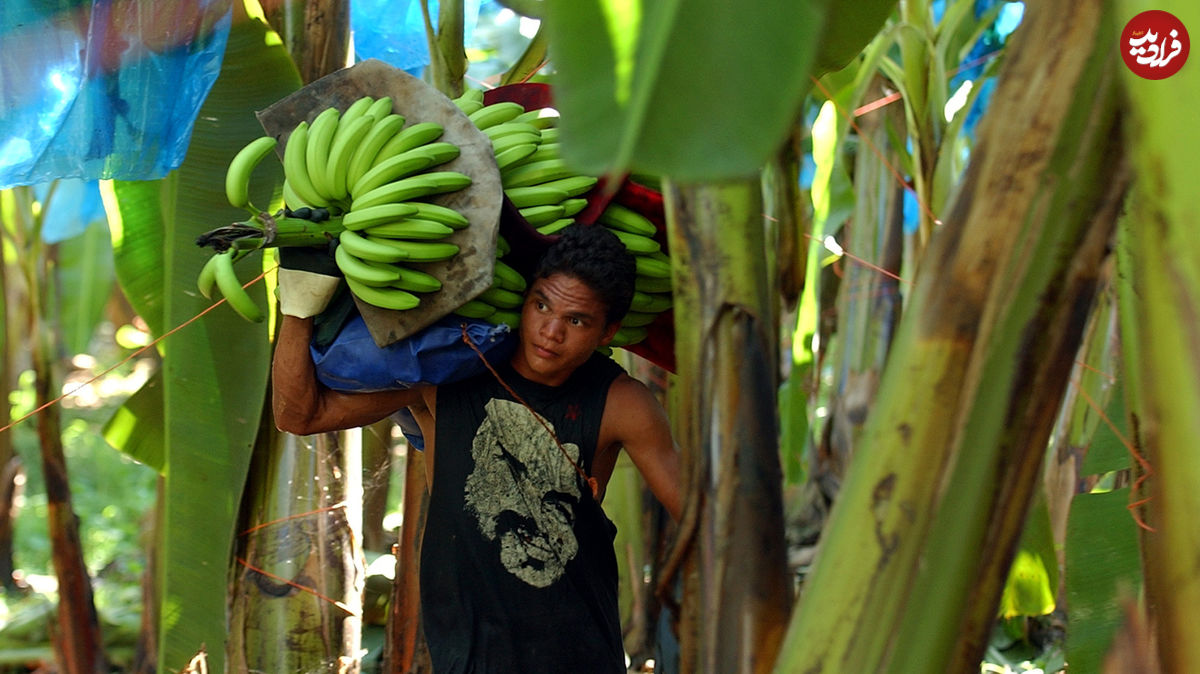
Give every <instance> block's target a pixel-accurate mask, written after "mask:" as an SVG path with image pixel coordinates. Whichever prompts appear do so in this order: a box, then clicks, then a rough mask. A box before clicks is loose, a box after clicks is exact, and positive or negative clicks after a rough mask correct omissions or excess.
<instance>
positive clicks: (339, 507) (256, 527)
mask: <svg viewBox="0 0 1200 674" xmlns="http://www.w3.org/2000/svg"><path fill="white" fill-rule="evenodd" d="M347 505H348V504H347V503H346V502H345V501H342V502H341V503H335V504H333V505H331V506H326V507H324V508H317V509H316V510H309V511H307V512H302V513H296V514H295V515H287V516H286V517H280V518H279V519H274V520H271V521H269V522H262V523H260V524H255V525H254V526H252V527H250V528H249V529H246V530H245V531H243V532H241V533H240V534H238V535H239V536H246V535H248V534H252V533H254V532H255V531H258V530H259V529H265V528H267V527H270V526H274V525H276V524H283V523H284V522H287V521H289V520H295V519H300V518H301V517H308V516H310V515H320V514H321V513H328V512H333V511H335V510H343V509H345V508H346V507H347Z"/></svg>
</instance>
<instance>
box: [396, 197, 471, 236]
mask: <svg viewBox="0 0 1200 674" xmlns="http://www.w3.org/2000/svg"><path fill="white" fill-rule="evenodd" d="M410 204H411V205H412V206H413V207H414V208H416V209H417V212H416V213H414V214H413V217H415V218H420V219H422V220H433V221H434V222H440V223H442V224H443V225H446V226H447V227H450V228H452V229H462V228H464V227H466V226H467V225H468V224H470V223H469V222H468V221H467V216H465V215H463V214H462V213H459V212H458V211H456V210H454V209H453V208H449V207H447V206H442V205H441V204H431V203H429V202H427V201H413V202H410Z"/></svg>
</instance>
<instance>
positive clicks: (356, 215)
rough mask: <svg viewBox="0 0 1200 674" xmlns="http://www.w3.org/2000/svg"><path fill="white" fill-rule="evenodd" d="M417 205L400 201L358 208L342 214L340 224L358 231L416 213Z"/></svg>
mask: <svg viewBox="0 0 1200 674" xmlns="http://www.w3.org/2000/svg"><path fill="white" fill-rule="evenodd" d="M416 213H417V206H416V204H414V203H408V202H400V203H395V204H382V205H379V206H372V207H371V208H360V209H358V210H356V211H350V212H349V213H347V214H346V215H344V216H342V226H343V227H345V228H346V229H352V230H354V231H356V232H357V231H360V230H363V229H366V228H368V227H374V226H375V225H383V224H386V223H389V222H395V221H397V220H400V219H402V218H407V217H409V216H412V215H416Z"/></svg>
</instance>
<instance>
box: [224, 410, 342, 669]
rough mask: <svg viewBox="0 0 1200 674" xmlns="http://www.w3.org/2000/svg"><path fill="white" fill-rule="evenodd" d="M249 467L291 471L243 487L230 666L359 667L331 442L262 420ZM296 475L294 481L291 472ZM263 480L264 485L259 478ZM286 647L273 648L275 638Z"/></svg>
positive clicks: (337, 465) (258, 471)
mask: <svg viewBox="0 0 1200 674" xmlns="http://www.w3.org/2000/svg"><path fill="white" fill-rule="evenodd" d="M263 428H264V432H263V435H264V436H267V437H266V439H263V440H260V442H259V443H258V446H259V447H274V448H275V450H276V451H273V452H257V453H256V454H255V457H254V464H253V465H252V467H251V474H252V475H272V476H290V477H296V478H297V481H298V482H300V484H293V485H291V486H290V487H288V488H278V487H276V488H265V489H254V490H251V491H250V492H249V493H248V494H247V496H246V498H245V500H244V503H245V508H246V510H247V517H246V518H245V519H246V521H247V522H249V523H250V524H249V525H248V526H247V527H246V528H245V529H244V530H243V531H242V532H241V535H240V536H239V546H238V557H237V559H236V560H235V562H236V564H237V565H238V569H237V570H236V576H235V581H234V588H235V590H234V594H233V598H232V616H233V617H232V620H231V626H230V646H229V652H230V663H231V670H232V671H241V672H254V671H261V672H309V671H340V672H357V671H359V658H358V644H359V639H360V636H361V634H360V630H359V624H360V616H361V611H362V606H361V599H360V597H361V591H362V589H361V588H362V582H363V577H362V573H361V568H360V567H359V565H358V564H357V563H356V561H355V560H356V558H357V557H358V556H359V555H360V554H361V550H360V549H359V548H358V544H357V542H356V541H355V540H354V535H353V533H352V529H351V527H350V526H349V524H348V522H347V514H346V505H347V504H346V503H345V502H344V500H343V498H342V496H343V495H342V491H341V489H340V488H339V484H338V483H339V482H340V480H341V476H340V475H339V472H340V465H341V464H340V461H341V459H340V457H339V452H338V451H337V448H336V447H332V448H331V447H319V445H320V444H322V443H324V442H327V441H328V439H329V437H330V434H323V435H316V436H312V437H311V438H299V437H297V436H294V435H291V434H287V433H278V432H277V431H275V430H274V429H273V428H271V427H270V424H265V423H264V424H263ZM301 477H302V478H303V479H302V480H301V479H300V478H301ZM264 486H266V487H270V486H271V485H264ZM281 643H285V644H287V648H280V644H281Z"/></svg>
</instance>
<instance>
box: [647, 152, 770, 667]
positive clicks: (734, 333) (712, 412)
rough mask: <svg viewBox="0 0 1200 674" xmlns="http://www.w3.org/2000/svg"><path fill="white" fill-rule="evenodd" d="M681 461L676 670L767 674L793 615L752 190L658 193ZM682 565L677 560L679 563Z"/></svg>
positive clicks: (731, 185) (758, 220)
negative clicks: (671, 295) (668, 275)
mask: <svg viewBox="0 0 1200 674" xmlns="http://www.w3.org/2000/svg"><path fill="white" fill-rule="evenodd" d="M664 197H665V205H666V210H667V222H668V226H669V232H670V249H671V259H672V267H673V269H674V275H675V279H674V286H675V335H676V345H675V355H676V363H677V371H678V373H679V381H678V386H679V394H678V399H677V406H676V408H675V409H674V410H673V411H672V415H671V416H672V421H673V423H674V426H675V434H676V440H677V442H678V443H679V445H680V447H681V448H682V450H683V457H682V461H683V486H682V489H683V490H684V491H683V494H684V502H685V504H686V505H685V510H684V513H683V518H682V522H681V525H680V541H679V544H678V546H677V548H676V553H679V554H681V555H682V562H683V565H682V568H683V595H684V601H683V605H682V614H681V618H680V644H681V648H682V652H681V670H682V671H685V672H696V673H701V672H709V673H714V674H715V673H720V674H732V673H734V672H743V673H749V672H766V671H770V667H771V664H772V662H773V661H774V659H775V654H776V651H777V649H778V647H779V643H780V639H781V637H782V635H783V628H784V625H785V624H786V621H787V616H788V612H789V611H790V608H791V595H792V588H791V582H790V579H789V578H788V575H787V568H786V558H785V550H784V544H783V503H782V501H783V499H782V494H781V482H782V471H781V468H780V465H779V453H778V441H777V435H778V428H779V423H778V415H777V413H776V407H775V391H776V386H777V384H778V375H777V370H778V367H777V362H778V346H777V337H776V325H775V323H774V322H773V320H772V319H773V318H774V316H775V313H774V312H775V301H776V300H775V297H776V295H775V293H774V292H773V290H774V287H773V285H772V283H771V282H770V281H769V280H768V279H769V277H768V273H767V271H768V266H767V265H766V264H765V262H764V260H765V259H766V258H767V257H768V256H769V255H770V253H769V252H768V249H767V246H766V238H765V228H764V223H763V216H762V213H763V202H762V184H761V182H760V180H759V178H758V176H754V177H753V178H747V179H743V180H738V181H730V182H727V183H721V184H705V185H677V184H672V183H670V182H668V183H667V187H666V190H665V193H664ZM678 559H679V556H678V555H677V557H676V560H678Z"/></svg>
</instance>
